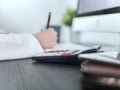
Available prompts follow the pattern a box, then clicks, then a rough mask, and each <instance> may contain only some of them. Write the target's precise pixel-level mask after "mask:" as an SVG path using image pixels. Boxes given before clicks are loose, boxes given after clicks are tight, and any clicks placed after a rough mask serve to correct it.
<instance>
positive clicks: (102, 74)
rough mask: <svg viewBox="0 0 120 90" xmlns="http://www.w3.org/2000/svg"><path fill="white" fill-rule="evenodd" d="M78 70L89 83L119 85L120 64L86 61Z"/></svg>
mask: <svg viewBox="0 0 120 90" xmlns="http://www.w3.org/2000/svg"><path fill="white" fill-rule="evenodd" d="M80 71H81V73H82V75H83V77H84V80H87V81H88V82H89V83H91V82H94V84H100V85H104V86H105V85H106V86H115V87H120V66H119V65H115V64H107V63H102V62H94V61H87V62H84V63H83V64H82V65H81V68H80Z"/></svg>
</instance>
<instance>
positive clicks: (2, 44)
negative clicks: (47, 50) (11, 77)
mask: <svg viewBox="0 0 120 90" xmlns="http://www.w3.org/2000/svg"><path fill="white" fill-rule="evenodd" d="M38 53H43V49H42V47H41V45H40V44H39V42H38V41H37V39H35V37H34V36H33V35H31V34H0V60H9V59H19V58H28V57H32V56H34V55H36V54H38Z"/></svg>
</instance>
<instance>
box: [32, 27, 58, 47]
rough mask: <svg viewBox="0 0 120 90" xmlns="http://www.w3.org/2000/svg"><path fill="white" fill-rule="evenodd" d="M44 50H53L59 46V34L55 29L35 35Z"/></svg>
mask: <svg viewBox="0 0 120 90" xmlns="http://www.w3.org/2000/svg"><path fill="white" fill-rule="evenodd" d="M34 36H35V37H36V39H37V40H38V41H39V43H40V44H41V46H42V47H43V48H44V49H50V48H53V47H54V46H55V45H56V44H57V32H56V31H55V30H54V29H53V28H49V29H47V30H45V31H42V32H39V33H37V34H35V35H34Z"/></svg>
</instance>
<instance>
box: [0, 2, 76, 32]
mask: <svg viewBox="0 0 120 90" xmlns="http://www.w3.org/2000/svg"><path fill="white" fill-rule="evenodd" d="M76 4H77V0H0V28H1V29H4V30H5V31H7V32H25V33H26V32H27V33H36V32H38V31H40V30H41V29H43V28H44V27H45V26H46V23H47V17H48V13H49V12H52V18H51V22H50V24H51V25H61V18H62V16H63V13H64V12H65V10H66V8H67V7H68V6H69V7H71V8H74V9H76Z"/></svg>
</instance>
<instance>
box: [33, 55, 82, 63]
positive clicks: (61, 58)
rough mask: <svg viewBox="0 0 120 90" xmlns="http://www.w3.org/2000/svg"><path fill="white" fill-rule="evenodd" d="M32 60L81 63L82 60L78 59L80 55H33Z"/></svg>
mask: <svg viewBox="0 0 120 90" xmlns="http://www.w3.org/2000/svg"><path fill="white" fill-rule="evenodd" d="M32 60H35V61H39V62H48V63H68V64H80V63H81V61H80V60H78V55H70V56H35V57H32Z"/></svg>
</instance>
